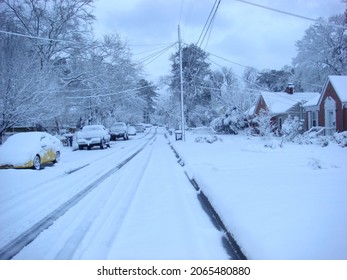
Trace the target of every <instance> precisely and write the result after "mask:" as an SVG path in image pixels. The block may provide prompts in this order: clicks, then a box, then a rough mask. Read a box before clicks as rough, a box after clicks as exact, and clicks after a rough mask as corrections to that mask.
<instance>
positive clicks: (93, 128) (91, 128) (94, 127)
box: [82, 124, 104, 130]
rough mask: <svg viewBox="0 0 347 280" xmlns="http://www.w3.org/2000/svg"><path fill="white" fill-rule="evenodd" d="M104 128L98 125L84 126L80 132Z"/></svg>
mask: <svg viewBox="0 0 347 280" xmlns="http://www.w3.org/2000/svg"><path fill="white" fill-rule="evenodd" d="M103 128H104V126H103V125H100V124H93V125H85V126H84V127H83V128H82V130H98V129H103Z"/></svg>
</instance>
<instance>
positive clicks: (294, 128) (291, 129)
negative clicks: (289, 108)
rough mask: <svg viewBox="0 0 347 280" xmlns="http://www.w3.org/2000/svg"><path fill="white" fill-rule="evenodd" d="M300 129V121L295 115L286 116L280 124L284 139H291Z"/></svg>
mask: <svg viewBox="0 0 347 280" xmlns="http://www.w3.org/2000/svg"><path fill="white" fill-rule="evenodd" d="M301 130H302V121H300V120H299V118H298V117H297V116H294V117H292V116H288V118H286V120H285V121H284V122H283V125H282V130H281V132H282V134H283V137H285V139H286V140H289V141H292V140H293V139H294V138H295V137H297V136H298V135H299V134H300V131H301Z"/></svg>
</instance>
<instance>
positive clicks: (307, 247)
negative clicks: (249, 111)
mask: <svg viewBox="0 0 347 280" xmlns="http://www.w3.org/2000/svg"><path fill="white" fill-rule="evenodd" d="M197 137H202V138H199V139H200V140H204V137H207V138H210V137H211V136H208V135H199V134H192V133H189V132H188V133H187V137H186V141H185V142H183V141H175V139H174V137H173V136H172V137H170V138H169V139H170V141H171V143H172V145H173V146H174V148H175V149H176V151H177V152H178V153H179V154H180V156H181V157H182V159H183V161H184V162H185V166H184V168H185V169H186V171H187V173H188V174H189V176H190V177H191V178H194V179H195V180H196V181H197V182H198V184H199V186H200V188H201V189H202V190H203V191H204V193H205V194H206V195H207V196H208V197H209V199H210V201H211V203H212V204H213V206H214V207H215V208H216V210H217V211H218V213H219V214H220V216H221V218H222V220H223V222H224V223H225V224H226V226H227V227H228V229H229V230H230V232H231V233H232V234H233V235H234V237H235V239H236V241H237V242H238V243H239V245H240V246H241V247H242V250H243V252H244V254H245V255H246V257H247V258H249V259H269V260H273V259H285V260H286V259H347V239H346V236H347V218H346V213H347V176H346V174H347V149H346V148H341V147H339V146H337V145H336V144H335V143H330V144H329V145H328V146H327V147H320V146H318V145H298V144H294V143H284V146H283V148H280V147H279V142H280V139H278V140H277V139H274V140H271V141H269V140H267V141H264V140H263V139H261V138H256V137H246V136H230V135H229V136H218V138H219V139H220V140H221V141H220V140H217V141H216V142H214V143H212V144H210V143H207V142H204V141H200V142H195V139H196V138H197Z"/></svg>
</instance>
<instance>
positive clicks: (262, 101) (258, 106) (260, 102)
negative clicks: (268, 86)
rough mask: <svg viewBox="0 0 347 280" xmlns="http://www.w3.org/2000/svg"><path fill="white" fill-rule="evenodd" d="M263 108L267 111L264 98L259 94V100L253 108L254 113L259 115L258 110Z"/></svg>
mask: <svg viewBox="0 0 347 280" xmlns="http://www.w3.org/2000/svg"><path fill="white" fill-rule="evenodd" d="M262 109H263V110H264V111H269V109H268V107H267V106H266V103H265V100H264V98H263V97H262V96H260V100H259V102H258V103H257V107H256V108H255V111H254V113H255V114H256V115H259V113H260V111H261V110H262Z"/></svg>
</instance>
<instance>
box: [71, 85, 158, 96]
mask: <svg viewBox="0 0 347 280" xmlns="http://www.w3.org/2000/svg"><path fill="white" fill-rule="evenodd" d="M151 86H152V85H148V86H144V87H139V88H133V89H127V90H123V91H118V92H114V93H107V94H99V95H88V96H68V97H66V98H68V99H85V98H98V97H107V96H113V95H118V94H120V93H127V92H135V91H138V90H140V89H144V88H148V87H151Z"/></svg>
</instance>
